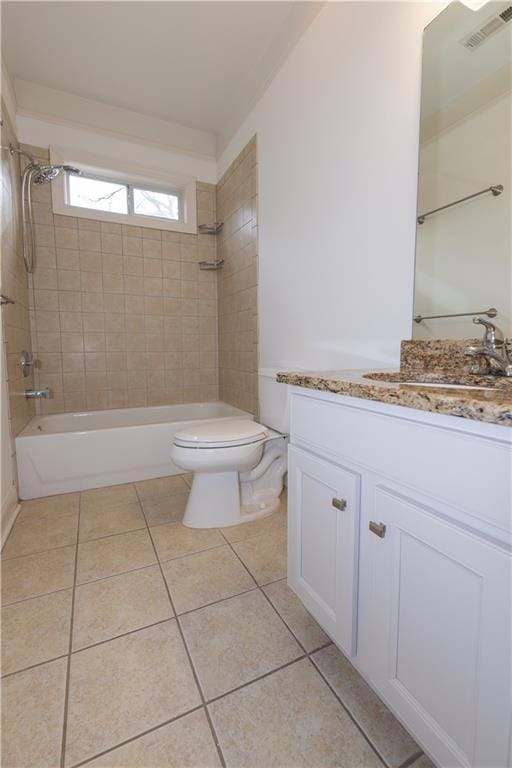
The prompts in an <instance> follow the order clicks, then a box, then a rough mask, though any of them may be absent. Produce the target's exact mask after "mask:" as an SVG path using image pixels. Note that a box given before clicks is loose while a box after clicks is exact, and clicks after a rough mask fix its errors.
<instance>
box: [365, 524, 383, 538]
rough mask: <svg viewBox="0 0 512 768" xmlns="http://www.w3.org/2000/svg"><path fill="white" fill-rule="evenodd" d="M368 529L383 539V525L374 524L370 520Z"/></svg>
mask: <svg viewBox="0 0 512 768" xmlns="http://www.w3.org/2000/svg"><path fill="white" fill-rule="evenodd" d="M368 528H369V529H370V531H371V532H372V533H374V534H375V535H376V536H379V538H381V539H383V538H384V536H385V535H386V526H385V525H384V523H374V522H373V520H370V525H369V526H368Z"/></svg>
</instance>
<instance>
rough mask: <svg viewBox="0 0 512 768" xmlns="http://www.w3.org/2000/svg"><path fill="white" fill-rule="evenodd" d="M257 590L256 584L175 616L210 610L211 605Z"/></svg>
mask: <svg viewBox="0 0 512 768" xmlns="http://www.w3.org/2000/svg"><path fill="white" fill-rule="evenodd" d="M257 589H258V585H257V584H256V585H255V586H254V587H249V589H244V590H243V591H242V592H236V593H235V594H233V595H228V596H227V597H219V599H218V600H212V602H211V603H205V604H204V605H198V606H197V608H189V610H188V611H181V612H180V613H177V614H176V616H177V617H178V616H179V617H180V618H181V617H182V616H189V615H190V614H191V613H197V611H201V610H202V609H203V608H211V606H212V605H219V603H225V602H226V600H231V599H232V598H233V597H240V596H241V595H247V594H249V592H256V590H257Z"/></svg>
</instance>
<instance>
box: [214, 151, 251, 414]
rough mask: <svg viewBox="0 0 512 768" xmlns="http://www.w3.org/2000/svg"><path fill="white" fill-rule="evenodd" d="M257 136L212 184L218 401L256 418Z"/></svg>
mask: <svg viewBox="0 0 512 768" xmlns="http://www.w3.org/2000/svg"><path fill="white" fill-rule="evenodd" d="M256 162H257V156H256V137H254V138H253V139H251V141H250V142H249V143H248V144H247V145H246V147H245V148H244V149H243V150H242V152H241V153H240V154H239V156H238V157H237V158H236V160H234V161H233V163H232V164H231V165H230V167H229V168H228V170H227V171H226V173H225V174H224V176H223V177H222V179H221V180H220V182H219V183H218V185H217V217H218V219H219V221H223V222H224V227H223V229H222V231H221V232H220V234H219V235H218V236H217V258H219V259H224V266H223V267H222V269H221V270H220V271H219V273H218V276H219V282H218V296H219V301H218V315H219V383H220V398H221V400H224V401H225V402H227V403H231V404H232V405H236V406H238V407H239V408H243V409H244V410H247V411H250V412H251V413H253V414H254V415H255V416H256V417H257V416H258V379H257V371H258V314H257V285H258V219H257V210H258V197H257V165H256Z"/></svg>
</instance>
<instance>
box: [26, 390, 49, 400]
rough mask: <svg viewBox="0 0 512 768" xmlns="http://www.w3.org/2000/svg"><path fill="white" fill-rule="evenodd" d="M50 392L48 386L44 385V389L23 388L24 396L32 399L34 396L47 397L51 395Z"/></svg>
mask: <svg viewBox="0 0 512 768" xmlns="http://www.w3.org/2000/svg"><path fill="white" fill-rule="evenodd" d="M51 395H52V393H51V390H50V389H49V388H48V387H45V388H44V389H26V390H25V397H26V398H27V400H34V399H36V398H41V397H43V398H47V397H51Z"/></svg>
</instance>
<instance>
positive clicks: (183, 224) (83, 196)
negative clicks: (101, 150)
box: [50, 147, 197, 234]
mask: <svg viewBox="0 0 512 768" xmlns="http://www.w3.org/2000/svg"><path fill="white" fill-rule="evenodd" d="M50 160H51V162H52V163H55V164H57V165H71V166H74V167H75V168H79V169H80V171H81V174H80V175H79V176H77V175H76V174H70V173H60V174H59V175H58V176H57V178H56V179H55V180H54V182H53V183H52V185H51V192H52V202H53V212H54V213H56V214H60V215H61V216H76V217H77V218H82V219H95V220H99V221H109V222H116V223H118V224H127V225H129V226H135V227H145V228H150V229H167V230H170V231H173V232H184V233H187V234H196V233H197V210H196V208H197V201H196V179H195V177H193V176H184V175H182V174H180V173H173V172H169V171H168V170H167V169H166V168H165V167H163V168H160V167H156V168H155V167H151V168H149V167H145V166H141V165H136V164H134V163H132V162H131V161H130V160H126V161H124V160H121V159H119V158H115V157H106V156H102V155H96V154H95V153H93V152H89V151H87V150H82V149H72V148H69V147H50Z"/></svg>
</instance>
